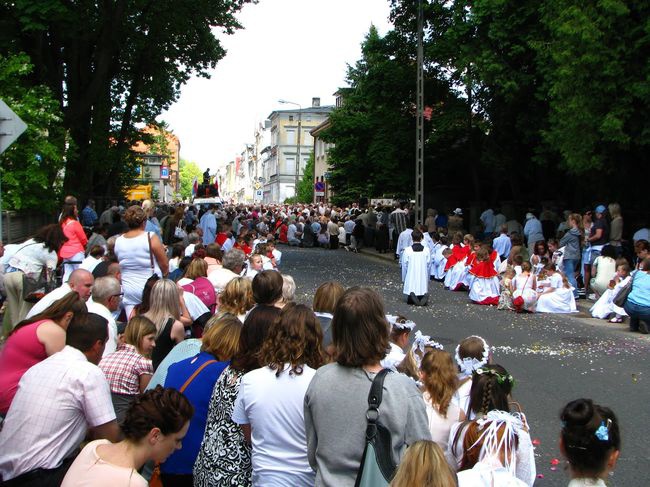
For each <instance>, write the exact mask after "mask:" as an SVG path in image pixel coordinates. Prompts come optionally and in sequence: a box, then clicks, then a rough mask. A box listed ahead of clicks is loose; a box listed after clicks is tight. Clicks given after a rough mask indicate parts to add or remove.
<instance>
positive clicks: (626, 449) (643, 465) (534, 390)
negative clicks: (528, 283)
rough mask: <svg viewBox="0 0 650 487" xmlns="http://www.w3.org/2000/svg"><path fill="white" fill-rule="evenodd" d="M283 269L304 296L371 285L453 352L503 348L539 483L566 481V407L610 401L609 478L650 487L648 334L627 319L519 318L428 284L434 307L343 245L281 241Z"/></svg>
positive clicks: (390, 266)
mask: <svg viewBox="0 0 650 487" xmlns="http://www.w3.org/2000/svg"><path fill="white" fill-rule="evenodd" d="M281 250H282V251H283V253H284V254H283V259H282V271H283V272H284V273H287V274H290V275H292V276H293V277H294V278H295V280H296V283H297V292H296V300H297V301H299V302H303V303H306V304H307V303H311V300H312V297H313V294H314V292H315V290H316V288H317V287H318V285H319V284H321V283H322V282H324V281H327V280H338V281H340V282H341V283H342V284H343V285H345V286H346V287H348V286H359V285H361V286H369V287H372V288H374V289H375V290H377V291H378V292H380V293H381V294H382V295H383V297H384V300H385V303H386V311H387V312H388V313H392V314H397V313H400V314H403V315H405V316H407V317H408V318H410V319H412V320H413V321H415V322H416V324H417V325H418V328H419V329H420V330H422V332H423V333H425V334H429V335H431V336H432V337H433V338H434V339H435V340H437V341H438V342H440V343H441V344H443V345H444V346H445V349H446V350H447V351H450V352H452V353H453V351H454V349H455V347H456V344H457V343H458V342H459V340H461V339H462V338H464V337H466V336H468V335H472V334H479V335H481V336H483V337H484V338H486V339H487V340H488V342H489V343H490V344H491V345H493V346H495V347H496V351H495V353H494V357H495V362H496V363H499V364H501V365H503V366H504V367H505V368H506V369H507V370H508V371H509V372H510V373H511V374H512V375H513V376H514V377H515V381H516V384H515V389H514V391H513V395H514V398H515V400H517V401H519V402H520V404H521V405H522V407H523V409H524V411H525V413H526V416H527V419H528V422H529V424H530V427H531V436H532V438H533V439H538V440H539V446H538V447H537V449H536V457H537V472H538V474H539V475H540V476H541V475H543V478H538V480H537V482H536V484H535V485H536V486H565V485H567V484H568V477H567V474H566V473H565V472H564V464H563V462H561V463H560V464H559V465H558V466H557V467H552V465H551V462H552V460H553V459H561V456H560V452H559V448H558V445H557V443H558V441H557V440H558V435H559V430H560V422H559V419H558V414H559V411H560V409H561V408H562V406H563V405H564V404H565V403H567V402H568V401H570V400H572V399H576V398H579V397H589V398H592V399H594V400H595V401H596V402H598V403H600V404H603V405H607V406H609V407H611V408H612V409H613V410H614V411H615V412H616V414H617V415H618V418H619V421H620V423H621V425H622V439H623V445H622V452H621V457H620V459H619V462H618V467H617V469H616V472H615V473H614V475H613V476H612V477H611V478H610V481H609V482H608V485H612V486H647V485H650V463H649V462H648V460H649V459H650V454H649V453H648V450H647V445H646V444H645V441H644V440H645V439H646V438H647V435H648V433H649V432H650V428H649V426H648V419H649V418H650V416H649V415H648V413H647V408H648V405H649V403H650V401H649V399H650V395H649V394H648V385H649V384H650V367H649V366H648V358H647V357H648V352H649V351H650V340H649V339H648V338H647V337H644V336H641V335H639V334H633V333H629V332H627V331H625V327H624V326H623V325H621V326H619V325H610V324H608V323H606V322H603V321H599V320H594V319H586V318H583V317H581V316H566V315H518V314H515V313H510V312H507V311H498V310H497V309H496V308H493V307H482V306H477V305H472V304H470V303H469V300H468V298H467V294H465V293H453V292H449V291H444V290H443V289H442V287H441V285H440V284H438V283H436V282H431V283H430V296H431V297H430V299H429V306H427V307H426V308H419V307H413V306H409V305H407V304H406V303H405V302H404V301H403V300H402V294H401V282H400V275H399V269H398V266H397V264H395V263H394V262H391V261H389V260H386V259H379V258H377V257H376V256H367V255H363V254H352V253H348V252H345V251H343V250H337V251H329V250H323V249H300V248H287V247H283V248H282V249H281Z"/></svg>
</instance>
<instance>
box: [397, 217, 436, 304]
mask: <svg viewBox="0 0 650 487" xmlns="http://www.w3.org/2000/svg"><path fill="white" fill-rule="evenodd" d="M411 237H412V238H413V245H411V246H410V247H407V248H406V249H404V252H403V254H402V259H401V265H402V281H403V282H404V291H403V292H404V294H406V296H407V302H408V303H409V304H415V305H417V306H426V304H427V301H428V299H429V264H430V263H431V254H430V252H429V249H428V248H426V247H425V246H424V245H422V232H421V231H420V230H418V229H415V230H413V233H412V234H411Z"/></svg>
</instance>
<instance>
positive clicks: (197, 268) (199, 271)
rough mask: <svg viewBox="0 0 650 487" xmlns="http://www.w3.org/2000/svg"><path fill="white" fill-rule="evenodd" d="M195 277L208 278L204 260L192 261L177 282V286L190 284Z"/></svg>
mask: <svg viewBox="0 0 650 487" xmlns="http://www.w3.org/2000/svg"><path fill="white" fill-rule="evenodd" d="M197 277H208V263H207V262H206V261H205V259H192V262H190V265H188V266H187V269H185V273H184V274H183V277H182V278H180V279H179V280H178V285H179V286H184V285H186V284H191V283H192V282H193V281H194V280H195V279H196V278H197Z"/></svg>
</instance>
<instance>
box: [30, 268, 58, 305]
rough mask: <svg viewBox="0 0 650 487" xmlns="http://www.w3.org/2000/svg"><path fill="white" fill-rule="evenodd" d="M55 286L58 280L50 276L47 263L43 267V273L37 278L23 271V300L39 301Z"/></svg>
mask: <svg viewBox="0 0 650 487" xmlns="http://www.w3.org/2000/svg"><path fill="white" fill-rule="evenodd" d="M54 288H56V282H55V281H54V279H51V278H50V273H49V272H48V270H47V266H46V265H44V266H43V267H42V268H41V273H40V274H39V275H38V277H37V278H33V277H29V276H28V275H27V274H24V273H23V301H26V302H28V303H38V302H39V301H40V300H41V298H42V297H43V296H45V295H46V294H48V293H49V292H50V291H53V290H54Z"/></svg>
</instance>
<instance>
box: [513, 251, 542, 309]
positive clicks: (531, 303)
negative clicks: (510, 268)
mask: <svg viewBox="0 0 650 487" xmlns="http://www.w3.org/2000/svg"><path fill="white" fill-rule="evenodd" d="M536 289H537V278H536V277H535V276H534V275H533V274H532V266H531V265H530V262H523V263H522V264H521V274H519V275H517V276H515V278H514V279H513V280H512V298H513V304H514V306H515V309H516V310H517V311H528V312H531V313H532V312H533V311H535V302H536V301H537V291H536Z"/></svg>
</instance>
